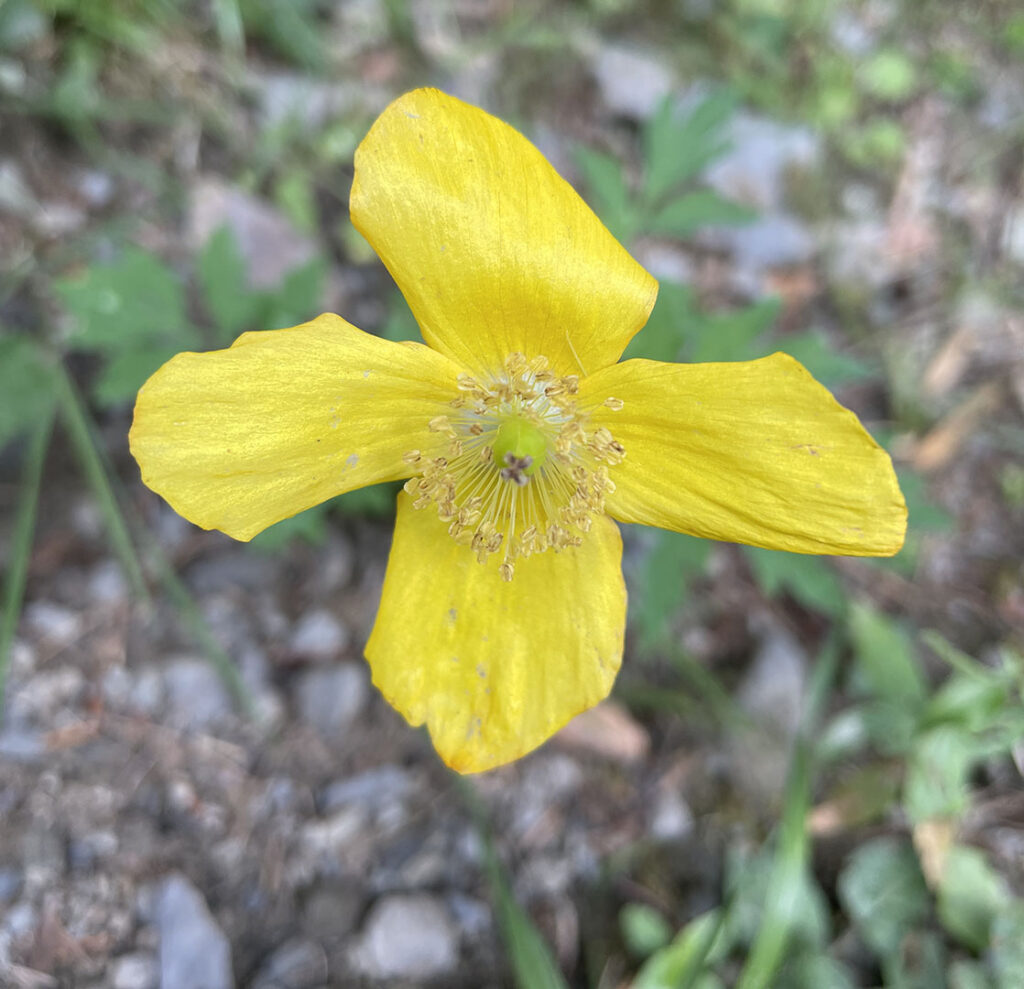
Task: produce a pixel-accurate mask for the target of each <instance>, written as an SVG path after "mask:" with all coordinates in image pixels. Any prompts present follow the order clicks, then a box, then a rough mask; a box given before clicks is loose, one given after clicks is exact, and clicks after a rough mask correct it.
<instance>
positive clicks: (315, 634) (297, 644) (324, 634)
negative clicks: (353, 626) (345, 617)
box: [290, 608, 349, 660]
mask: <svg viewBox="0 0 1024 989" xmlns="http://www.w3.org/2000/svg"><path fill="white" fill-rule="evenodd" d="M348 641H349V633H348V629H347V628H345V626H344V625H343V624H342V623H341V622H340V621H339V620H338V619H337V618H336V617H335V616H334V615H333V614H332V613H331V612H330V611H328V610H327V609H326V608H317V609H316V610H315V611H307V612H306V614H304V615H303V616H302V617H301V618H300V619H299V621H298V622H297V623H296V625H295V630H294V632H292V637H291V642H290V646H291V649H292V652H294V653H295V654H296V655H297V656H301V657H302V658H304V659H312V660H325V659H337V658H338V655H339V654H340V653H341V652H342V651H343V650H344V649H345V647H346V646H347V645H348Z"/></svg>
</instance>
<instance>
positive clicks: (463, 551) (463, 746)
mask: <svg viewBox="0 0 1024 989" xmlns="http://www.w3.org/2000/svg"><path fill="white" fill-rule="evenodd" d="M497 555H498V554H495V556H497ZM621 560H622V540H621V539H620V537H619V531H618V527H617V526H616V525H615V523H614V522H612V520H611V519H609V518H607V517H605V516H601V517H599V518H598V519H596V520H595V524H594V525H593V526H592V528H591V530H590V532H589V533H588V534H587V536H586V537H585V539H584V540H583V545H582V546H580V547H577V548H574V549H568V550H562V551H561V552H559V553H555V552H554V551H553V550H548V551H547V552H545V553H540V554H537V555H534V556H531V557H529V558H527V559H519V560H517V561H516V571H515V577H514V578H513V580H512V581H511V582H508V583H506V582H505V581H503V580H502V579H501V578H500V576H499V575H498V572H497V561H495V560H494V557H492V562H490V563H487V564H484V565H481V564H479V563H477V561H476V558H475V557H474V555H473V553H472V552H471V551H470V550H469V549H468V548H467V547H465V546H460V545H459V544H457V543H456V542H455V541H454V540H453V539H451V538H450V537H449V536H448V533H447V530H446V527H445V526H444V524H443V523H441V522H440V521H439V520H438V518H437V515H436V513H435V512H432V511H422V510H421V511H417V510H415V509H414V508H413V507H412V502H411V499H410V498H409V497H408V495H406V494H404V493H402V494H400V495H399V498H398V520H397V523H396V526H395V538H394V542H393V544H392V547H391V557H390V559H389V561H388V569H387V576H386V578H385V580H384V593H383V597H382V599H381V604H380V611H379V612H378V613H377V623H376V625H375V626H374V629H373V634H372V635H371V636H370V641H369V643H368V644H367V646H366V657H367V659H368V660H369V661H370V666H371V668H372V670H373V680H374V683H375V684H376V685H377V686H378V687H379V688H380V690H381V692H382V693H383V694H384V696H385V697H386V698H387V699H388V701H389V702H390V703H391V704H392V705H394V706H395V707H396V708H397V709H398V710H399V711H400V712H401V713H402V714H403V715H404V716H405V718H406V719H407V720H408V721H409V722H410V724H413V725H419V724H423V723H424V722H426V724H427V727H428V728H429V729H430V735H431V738H432V739H433V741H434V745H435V746H436V748H437V750H438V752H439V753H440V754H441V758H442V759H444V761H445V762H446V763H447V764H448V765H449V766H451V767H452V769H456V770H458V771H459V772H462V773H472V772H479V771H481V770H484V769H491V768H493V767H494V766H499V765H501V764H502V763H505V762H510V761H511V760H513V759H517V758H518V757H519V756H521V755H524V754H525V753H527V752H529V751H530V750H531V749H533V748H536V747H537V746H538V745H540V744H541V743H542V742H543V741H544V740H545V739H547V738H548V737H550V736H551V735H552V734H554V732H556V731H557V730H558V729H559V728H561V727H562V726H563V725H564V724H565V723H566V722H567V721H569V720H570V719H571V718H573V717H574V716H575V715H577V714H579V713H580V712H581V711H584V710H586V709H587V708H589V707H592V706H593V705H594V704H596V703H597V702H598V701H600V700H603V699H604V698H605V697H606V696H607V695H608V692H609V691H610V690H611V687H612V683H613V682H614V681H615V674H616V673H617V672H618V669H619V663H620V661H621V658H622V642H623V630H624V628H625V622H626V589H625V585H624V583H623V580H622V570H621Z"/></svg>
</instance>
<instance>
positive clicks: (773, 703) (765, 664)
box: [737, 628, 808, 738]
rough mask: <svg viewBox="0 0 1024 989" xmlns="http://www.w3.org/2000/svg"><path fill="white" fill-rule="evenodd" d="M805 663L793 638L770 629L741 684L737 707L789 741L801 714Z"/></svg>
mask: <svg viewBox="0 0 1024 989" xmlns="http://www.w3.org/2000/svg"><path fill="white" fill-rule="evenodd" d="M807 664H808V659H807V654H806V652H805V651H804V649H803V647H802V646H801V645H800V643H798V642H797V641H796V639H794V638H793V636H792V635H790V634H789V633H788V632H786V631H784V630H783V629H781V628H773V629H771V630H770V631H768V632H767V634H766V635H765V637H764V638H763V639H762V640H761V643H760V645H759V647H758V650H757V653H756V655H755V656H754V661H753V663H752V664H751V666H750V669H749V670H748V671H747V674H746V676H745V677H744V678H743V682H742V683H741V684H740V687H739V694H738V698H737V699H738V700H739V703H740V706H741V707H742V708H743V709H744V710H745V711H747V712H748V713H749V714H751V715H753V716H754V717H755V718H757V719H758V720H759V721H761V722H762V723H763V724H765V725H766V726H767V727H769V728H772V729H774V730H776V731H779V732H781V733H782V734H783V735H784V736H785V737H787V738H791V737H792V736H793V735H795V734H796V732H797V729H798V728H799V727H800V719H801V716H802V714H803V707H804V693H805V686H806V682H807Z"/></svg>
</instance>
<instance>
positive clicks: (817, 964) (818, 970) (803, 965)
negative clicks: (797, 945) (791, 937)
mask: <svg viewBox="0 0 1024 989" xmlns="http://www.w3.org/2000/svg"><path fill="white" fill-rule="evenodd" d="M777 989H856V983H855V982H854V981H853V977H852V976H851V975H850V973H849V972H848V971H847V969H846V967H845V966H844V965H842V964H841V963H839V962H837V961H836V960H835V959H833V958H829V957H828V955H821V954H804V955H800V956H798V957H797V958H796V959H795V960H794V961H792V962H790V964H789V965H787V966H786V969H785V971H784V972H783V973H782V975H781V977H780V979H779V983H778V987H777Z"/></svg>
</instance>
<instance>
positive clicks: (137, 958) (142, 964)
mask: <svg viewBox="0 0 1024 989" xmlns="http://www.w3.org/2000/svg"><path fill="white" fill-rule="evenodd" d="M108 974H109V976H110V986H111V989H157V987H158V986H159V985H160V966H159V965H158V964H157V960H156V958H154V957H153V955H147V954H143V953H141V952H140V953H138V954H134V955H122V956H121V957H120V958H114V959H112V960H111V962H110V968H109V970H108Z"/></svg>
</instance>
